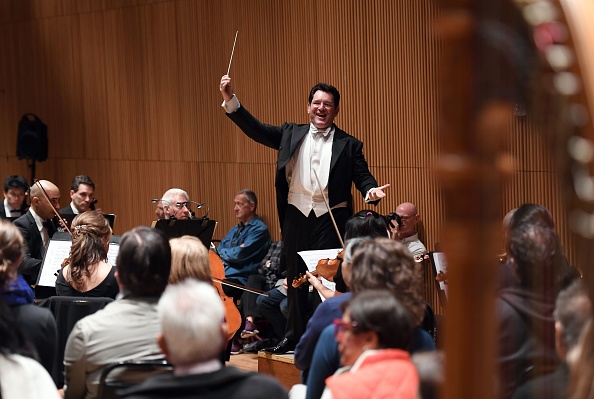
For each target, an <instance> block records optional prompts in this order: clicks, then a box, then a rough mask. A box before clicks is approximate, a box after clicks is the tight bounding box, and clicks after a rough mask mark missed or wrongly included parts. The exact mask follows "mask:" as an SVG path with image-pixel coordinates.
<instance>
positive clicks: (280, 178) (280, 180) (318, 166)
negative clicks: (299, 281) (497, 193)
mask: <svg viewBox="0 0 594 399" xmlns="http://www.w3.org/2000/svg"><path fill="white" fill-rule="evenodd" d="M219 89H220V91H221V94H222V96H223V100H224V101H223V104H222V106H223V108H224V109H225V111H226V113H227V116H228V117H229V118H230V119H231V120H232V121H233V122H234V123H235V124H236V125H237V126H238V127H239V128H240V129H241V130H242V131H243V132H244V133H245V134H246V135H247V136H248V137H250V138H251V139H253V140H255V141H256V142H258V143H260V144H263V145H265V146H267V147H270V148H273V149H275V150H276V151H278V159H277V167H276V178H275V180H276V181H275V185H276V201H277V208H278V215H279V219H280V225H281V228H282V235H283V242H284V244H285V248H286V266H287V279H288V281H292V280H293V278H294V277H296V276H297V275H299V273H304V272H305V270H306V266H305V263H304V262H303V261H302V260H301V259H300V258H299V256H298V254H297V252H298V251H303V250H311V249H330V248H339V247H340V239H339V237H338V236H337V234H336V232H335V229H334V227H333V224H332V220H331V217H330V215H329V214H328V209H327V208H326V205H325V203H324V198H323V196H322V192H321V190H324V193H325V194H326V198H327V199H328V202H329V206H330V208H331V209H332V213H333V215H334V219H335V220H336V224H337V226H338V229H339V230H340V233H341V235H343V234H344V226H345V223H346V220H347V219H348V218H349V217H350V216H351V214H352V213H353V211H352V195H351V186H352V183H354V184H355V187H356V188H357V190H359V191H360V192H361V194H362V195H363V197H365V201H367V202H370V203H373V204H377V202H378V201H379V200H380V199H381V198H383V197H385V196H386V194H385V193H384V191H383V189H385V188H387V187H389V184H387V185H384V186H381V187H378V184H377V181H376V180H375V178H374V177H373V175H372V174H371V172H370V171H369V167H368V165H367V161H366V160H365V157H364V155H363V143H362V142H361V141H359V140H357V139H356V138H355V137H353V136H350V135H349V134H347V133H346V132H344V131H342V130H340V128H338V126H336V125H335V124H334V118H336V116H337V115H338V112H339V110H340V93H339V92H338V90H337V89H336V88H335V87H333V86H331V85H328V84H326V83H318V84H316V85H315V86H314V87H313V88H312V89H311V91H310V93H309V97H308V100H307V114H308V116H309V124H296V123H287V122H285V123H284V124H283V125H282V126H273V125H267V124H264V123H261V122H260V121H259V120H258V119H256V118H255V117H254V116H252V115H251V114H250V113H249V112H248V111H247V110H246V109H245V108H244V107H243V106H242V105H241V104H240V103H239V100H238V99H237V97H236V96H235V94H234V92H233V87H232V85H231V77H229V76H228V75H224V76H223V77H222V78H221V81H220V87H219ZM314 171H315V172H316V173H317V175H318V177H319V183H320V184H318V181H317V179H316V177H315V174H316V173H314ZM320 185H321V189H320ZM307 293H308V292H307V290H306V289H295V288H292V287H291V285H290V284H289V289H288V292H287V296H288V308H289V309H288V310H289V317H288V319H287V327H286V331H285V337H284V338H283V339H282V340H281V341H280V343H279V344H278V345H277V346H274V347H272V348H268V349H266V350H265V351H267V352H269V353H275V354H282V353H287V352H290V351H292V350H293V349H294V348H295V345H296V344H297V342H298V341H299V338H300V337H301V335H302V334H303V332H304V331H305V327H306V322H307V319H306V309H307Z"/></svg>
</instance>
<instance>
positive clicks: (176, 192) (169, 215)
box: [155, 188, 190, 220]
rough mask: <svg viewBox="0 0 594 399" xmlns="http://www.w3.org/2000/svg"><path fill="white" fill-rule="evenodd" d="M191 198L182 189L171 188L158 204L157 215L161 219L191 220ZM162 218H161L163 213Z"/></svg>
mask: <svg viewBox="0 0 594 399" xmlns="http://www.w3.org/2000/svg"><path fill="white" fill-rule="evenodd" d="M189 201H190V197H189V196H188V193H186V192H185V191H184V190H182V189H181V188H170V189H169V190H167V191H165V193H164V194H163V197H161V201H159V202H158V203H157V209H156V210H155V214H156V215H157V218H159V219H178V220H188V219H190V210H189V209H188V202H189ZM161 210H162V211H163V213H162V217H160V216H161V212H160V211H161Z"/></svg>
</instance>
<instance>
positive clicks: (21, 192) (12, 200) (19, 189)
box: [0, 175, 29, 219]
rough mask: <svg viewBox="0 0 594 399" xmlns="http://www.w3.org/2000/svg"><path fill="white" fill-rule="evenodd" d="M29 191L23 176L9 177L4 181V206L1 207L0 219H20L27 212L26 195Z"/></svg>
mask: <svg viewBox="0 0 594 399" xmlns="http://www.w3.org/2000/svg"><path fill="white" fill-rule="evenodd" d="M28 189H29V186H28V185H27V181H26V180H25V178H24V177H22V176H16V175H13V176H8V177H7V178H6V180H4V206H2V207H0V219H4V218H15V217H19V216H22V215H24V214H25V212H27V204H26V203H25V193H26V192H27V190H28Z"/></svg>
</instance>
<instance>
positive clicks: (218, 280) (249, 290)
mask: <svg viewBox="0 0 594 399" xmlns="http://www.w3.org/2000/svg"><path fill="white" fill-rule="evenodd" d="M211 279H212V281H214V282H217V283H219V284H223V285H228V286H229V287H234V288H239V289H240V290H243V291H247V292H251V293H252V294H256V295H262V296H270V294H269V293H268V292H266V291H260V290H258V289H256V288H248V287H246V286H244V285H241V284H236V283H232V282H231V281H227V280H221V279H220V278H217V277H211Z"/></svg>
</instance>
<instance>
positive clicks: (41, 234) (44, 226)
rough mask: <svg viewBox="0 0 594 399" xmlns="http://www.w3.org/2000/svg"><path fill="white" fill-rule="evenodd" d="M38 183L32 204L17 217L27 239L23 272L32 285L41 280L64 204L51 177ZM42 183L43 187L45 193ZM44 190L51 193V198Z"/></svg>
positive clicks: (34, 190)
mask: <svg viewBox="0 0 594 399" xmlns="http://www.w3.org/2000/svg"><path fill="white" fill-rule="evenodd" d="M38 183H39V184H34V185H33V186H32V187H31V207H30V208H29V210H28V211H27V212H26V213H25V214H24V215H23V216H21V217H19V218H18V219H16V220H15V221H14V224H15V226H16V227H18V229H19V230H20V232H21V235H22V236H23V239H24V240H25V247H24V249H23V253H24V255H23V261H22V262H21V264H20V265H19V273H20V274H22V275H23V277H24V278H25V280H26V281H27V283H29V284H31V285H34V284H35V283H36V282H37V276H38V275H39V269H40V268H41V263H42V261H43V256H44V255H45V248H47V245H48V244H49V240H50V238H51V237H52V236H53V235H54V233H55V232H56V225H55V224H54V222H53V221H52V218H53V217H54V215H55V214H56V213H57V209H58V208H59V207H60V189H59V188H58V187H57V186H56V185H55V184H54V183H52V182H50V181H48V180H40V181H39V182H38ZM39 186H41V187H43V190H45V193H44V192H43V191H42V189H41V188H40V187H39ZM44 194H47V198H46V196H45V195H44ZM48 199H49V201H48Z"/></svg>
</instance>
